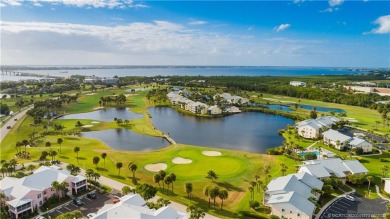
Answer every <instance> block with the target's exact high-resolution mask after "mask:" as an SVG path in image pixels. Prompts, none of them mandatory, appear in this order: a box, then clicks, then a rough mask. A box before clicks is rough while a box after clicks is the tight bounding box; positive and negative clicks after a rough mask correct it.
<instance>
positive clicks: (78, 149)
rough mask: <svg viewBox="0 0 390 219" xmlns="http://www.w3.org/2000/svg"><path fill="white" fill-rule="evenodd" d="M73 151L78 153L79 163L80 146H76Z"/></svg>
mask: <svg viewBox="0 0 390 219" xmlns="http://www.w3.org/2000/svg"><path fill="white" fill-rule="evenodd" d="M73 151H74V152H75V153H76V154H77V156H76V158H77V163H79V151H80V148H79V147H74V149H73Z"/></svg>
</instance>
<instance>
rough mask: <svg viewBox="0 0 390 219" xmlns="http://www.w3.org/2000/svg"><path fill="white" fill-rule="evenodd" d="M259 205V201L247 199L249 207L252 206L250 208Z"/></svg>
mask: <svg viewBox="0 0 390 219" xmlns="http://www.w3.org/2000/svg"><path fill="white" fill-rule="evenodd" d="M259 206H260V203H259V202H258V201H253V200H251V201H249V207H250V208H252V209H256V208H258V207H259Z"/></svg>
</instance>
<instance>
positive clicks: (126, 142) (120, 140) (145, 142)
mask: <svg viewBox="0 0 390 219" xmlns="http://www.w3.org/2000/svg"><path fill="white" fill-rule="evenodd" d="M80 136H81V137H85V138H96V139H99V140H101V141H102V142H104V143H105V144H106V145H107V146H109V147H111V148H113V149H117V150H129V151H151V150H157V149H161V148H164V147H166V146H168V145H169V142H168V141H167V140H165V139H164V138H159V137H153V136H148V135H141V134H138V133H135V132H132V131H130V130H128V129H123V128H117V129H107V130H102V131H92V132H82V133H80Z"/></svg>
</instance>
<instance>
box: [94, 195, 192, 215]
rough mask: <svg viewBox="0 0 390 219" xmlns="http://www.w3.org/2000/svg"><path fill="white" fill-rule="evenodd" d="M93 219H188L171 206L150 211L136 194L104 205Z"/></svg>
mask: <svg viewBox="0 0 390 219" xmlns="http://www.w3.org/2000/svg"><path fill="white" fill-rule="evenodd" d="M92 218H93V219H111V218H112V219H121V218H132V219H152V218H156V219H160V218H161V219H165V218H166V219H188V218H189V216H188V215H187V214H185V213H182V212H178V211H176V210H175V209H173V208H172V207H171V206H165V207H162V208H160V209H157V210H155V209H150V208H149V207H148V206H147V205H146V201H145V200H144V199H143V198H142V197H141V196H140V195H138V194H134V195H125V196H123V197H121V198H120V201H119V202H118V203H116V204H105V205H104V206H103V207H102V208H101V209H100V210H99V211H98V212H97V213H96V214H95V215H93V217H92Z"/></svg>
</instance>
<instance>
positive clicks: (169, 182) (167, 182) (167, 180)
mask: <svg viewBox="0 0 390 219" xmlns="http://www.w3.org/2000/svg"><path fill="white" fill-rule="evenodd" d="M164 183H165V184H167V188H168V191H169V185H170V184H171V183H172V179H171V176H170V175H168V176H166V177H165V178H164Z"/></svg>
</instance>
